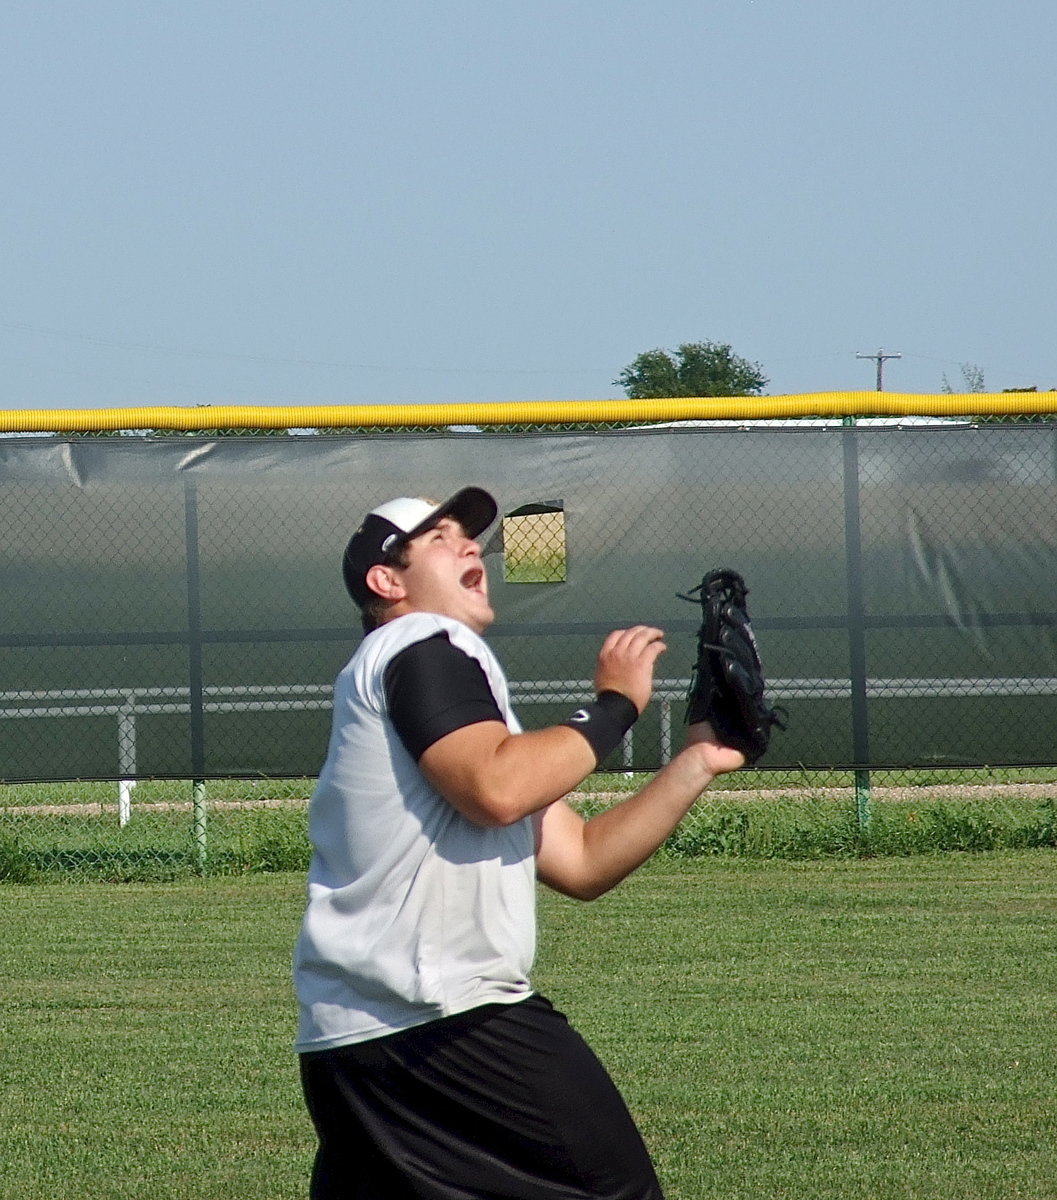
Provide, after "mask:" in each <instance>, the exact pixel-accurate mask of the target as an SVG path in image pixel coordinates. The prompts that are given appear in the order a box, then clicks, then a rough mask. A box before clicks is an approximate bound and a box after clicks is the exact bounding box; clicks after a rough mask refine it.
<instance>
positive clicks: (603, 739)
mask: <svg viewBox="0 0 1057 1200" xmlns="http://www.w3.org/2000/svg"><path fill="white" fill-rule="evenodd" d="M638 719H639V710H638V709H637V708H636V707H635V705H634V703H633V702H632V701H631V700H629V699H628V698H627V696H625V695H624V694H623V692H610V691H606V692H599V693H598V698H597V699H596V700H595V701H594V703H593V704H585V705H584V707H583V708H578V709H577V710H576V712H574V713H573V715H572V716H571V717H569V719H568V720H567V721H565V722H563V724H565V725H568V726H569V728H570V729H575V730H576V732H577V733H579V734H582V735H583V736H584V737H585V738H586V739H587V742H588V744H589V745H590V747H591V749H592V750H593V751H594V752H595V764H596V765H597V764H598V763H600V762H601V761H602V759H604V758H605V757H606V755H607V754H609V753H611V752H612V751H613V750H615V749H616V748H617V747H618V746H619V745H620V742H621V739H622V738H623V737H624V734H625V733H627V731H628V730H629V729H630V728H631V727H632V725H634V724H635V722H636V721H637V720H638Z"/></svg>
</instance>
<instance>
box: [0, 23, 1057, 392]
mask: <svg viewBox="0 0 1057 1200" xmlns="http://www.w3.org/2000/svg"><path fill="white" fill-rule="evenodd" d="M1055 67H1057V4H1055V3H1054V0H887V2H886V3H884V4H878V3H868V2H866V0H799V2H797V0H648V2H647V0H560V2H559V0H535V2H534V3H531V4H526V3H515V2H513V0H509V2H508V0H488V2H486V0H358V2H351V0H345V2H338V0H331V2H320V0H298V2H297V3H289V2H288V3H283V4H279V3H275V2H274V0H253V2H252V3H250V2H249V0H124V2H117V0H90V2H85V0H65V2H60V0H7V3H6V4H5V5H4V12H3V16H2V17H0V100H2V110H3V114H4V118H3V121H2V123H0V162H2V163H3V168H2V171H0V188H2V190H3V223H2V226H0V228H2V234H0V249H2V260H0V262H2V269H0V366H2V374H0V380H2V384H0V386H2V392H0V407H5V408H55V407H97V406H111V405H117V406H126V405H134V404H179V405H190V404H203V403H215V404H221V403H224V404H227V403H247V404H254V403H263V404H278V403H282V404H301V403H304V404H340V403H353V404H360V403H370V402H376V401H377V402H399V401H416V402H440V401H459V400H473V401H489V400H496V401H500V400H529V399H545V400H562V399H596V398H597V399H601V398H605V397H612V396H619V395H621V394H622V393H621V392H620V389H619V388H617V387H616V386H614V384H613V380H614V379H615V378H616V376H617V375H618V373H619V372H620V370H621V368H622V367H624V366H625V365H627V363H629V362H630V361H631V360H632V359H633V358H634V357H635V355H636V354H638V353H639V352H640V351H643V350H648V349H651V348H653V347H658V346H661V347H674V346H676V345H678V344H679V343H680V342H683V341H697V340H703V339H712V340H715V341H721V342H729V343H730V344H731V345H733V347H734V349H735V350H736V351H737V352H738V353H739V354H741V355H743V356H744V357H746V358H749V359H751V360H753V361H756V362H759V363H760V364H761V366H762V367H763V370H764V372H765V373H766V375H767V376H768V378H769V380H770V383H769V385H768V388H767V391H768V392H770V393H774V394H779V393H782V394H784V393H796V392H806V391H818V390H828V389H844V388H863V389H869V388H872V387H873V385H874V364H873V363H871V362H869V361H865V360H859V359H857V358H856V353H874V352H876V351H877V350H878V349H879V348H881V347H883V348H884V349H885V350H886V351H888V352H897V351H898V352H901V353H902V355H903V357H902V359H900V360H898V361H892V362H889V363H888V364H887V365H886V368H885V386H886V388H887V389H888V390H892V391H938V390H940V389H941V387H942V383H943V377H944V375H946V376H947V378H948V380H949V381H950V382H951V383H952V385H955V384H957V385H960V384H961V382H962V376H961V370H960V364H963V363H971V364H973V365H974V366H975V367H977V368H979V369H981V370H982V371H983V372H984V377H985V381H986V383H987V386H988V388H989V389H990V390H996V391H997V390H1000V389H1001V388H1003V387H1024V386H1030V385H1032V384H1035V385H1038V386H1039V387H1040V388H1050V387H1057V337H1055V332H1057V320H1055V317H1057V219H1055V216H1054V197H1055V194H1057V189H1055V183H1057V170H1055V160H1057V136H1055V133H1054V128H1055V121H1054V118H1055V109H1057V84H1055V80H1054V72H1055Z"/></svg>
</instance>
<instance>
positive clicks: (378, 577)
mask: <svg viewBox="0 0 1057 1200" xmlns="http://www.w3.org/2000/svg"><path fill="white" fill-rule="evenodd" d="M364 581H365V582H366V584H367V586H368V587H369V588H370V589H371V591H372V592H374V593H375V595H376V596H381V597H382V599H383V600H389V601H390V602H395V601H397V600H403V598H404V596H406V595H407V590H406V588H405V587H404V584H403V581H402V580H401V578H400V575H399V572H397V571H396V570H395V569H394V568H393V567H389V566H386V565H385V564H384V563H375V565H374V566H373V567H371V568H369V569H368V571H367V574H366V575H365V576H364Z"/></svg>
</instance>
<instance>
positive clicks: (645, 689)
mask: <svg viewBox="0 0 1057 1200" xmlns="http://www.w3.org/2000/svg"><path fill="white" fill-rule="evenodd" d="M667 649H668V647H667V646H666V645H665V644H664V634H663V632H662V631H661V630H660V629H654V628H653V627H652V626H650V625H633V626H632V627H631V628H630V629H614V630H613V632H612V633H611V634H610V635H609V637H607V638H606V640H605V641H604V642H603V643H602V649H601V650H600V651H599V652H598V665H597V667H596V668H595V691H597V692H606V691H612V692H621V693H622V694H623V695H625V696H627V698H628V699H629V700H630V701H631V702H632V704H634V705H635V707H636V708H637V709H638V710H639V712H640V713H641V712H642V710H643V709H644V708H645V707H646V705H647V704H648V703H649V701H650V696H651V695H652V694H653V667H654V664H655V663H656V661H657V659H658V658H659V657H660V656H661V655H662V654H663V653H664V652H665V650H667Z"/></svg>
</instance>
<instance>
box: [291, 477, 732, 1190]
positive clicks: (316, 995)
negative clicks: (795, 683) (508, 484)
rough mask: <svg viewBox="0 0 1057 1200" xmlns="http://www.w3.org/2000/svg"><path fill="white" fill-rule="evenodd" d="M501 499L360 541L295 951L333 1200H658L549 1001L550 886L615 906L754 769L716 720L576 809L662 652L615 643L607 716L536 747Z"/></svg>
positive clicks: (417, 519) (576, 1040)
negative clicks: (504, 564)
mask: <svg viewBox="0 0 1057 1200" xmlns="http://www.w3.org/2000/svg"><path fill="white" fill-rule="evenodd" d="M496 513H497V508H496V503H495V501H494V500H493V498H492V497H491V496H490V495H489V494H488V493H487V492H485V491H483V490H481V489H480V488H474V487H468V488H464V489H462V490H461V491H459V492H457V493H456V494H455V495H454V496H452V497H450V498H449V499H448V500H446V501H444V502H443V503H441V504H438V503H435V502H433V501H429V500H421V499H413V498H407V497H403V498H400V499H397V500H391V501H389V502H388V503H386V504H382V505H381V506H380V507H378V508H376V509H374V510H373V511H372V512H371V513H369V514H368V515H367V517H366V518H365V519H364V521H363V523H362V524H361V525H360V527H359V528H358V529H357V530H356V532H355V533H354V534H353V536H352V538H351V540H350V541H349V543H348V546H347V548H346V550H345V556H344V561H343V569H344V577H345V583H346V586H347V587H348V590H349V592H350V593H351V595H352V597H353V599H354V600H355V601H356V603H357V604H358V605H359V607H360V609H361V613H362V618H363V624H364V630H365V633H366V636H365V638H364V639H363V641H362V643H361V644H360V646H359V648H358V649H357V651H356V653H355V654H354V656H353V657H352V659H351V661H350V662H349V663H348V665H347V666H346V667H345V668H344V670H343V671H342V672H341V674H340V675H339V676H338V679H337V683H336V685H335V690H334V717H333V727H332V733H331V739H330V747H329V752H328V754H327V759H326V762H325V764H324V766H323V769H322V772H321V774H320V777H319V782H318V785H317V787H316V789H315V792H314V794H313V796H312V801H311V807H310V834H311V839H312V845H313V855H312V862H311V866H310V869H309V881H308V904H307V908H306V911H305V915H304V921H303V925H302V928H301V932H300V936H299V938H298V942H297V948H296V952H295V964H294V965H295V981H296V988H297V994H298V1000H299V1007H300V1025H299V1032H298V1037H297V1050H298V1052H299V1054H300V1061H301V1075H302V1082H303V1088H304V1095H305V1100H306V1103H307V1106H308V1109H309V1112H310V1114H311V1117H312V1120H313V1123H314V1125H315V1128H316V1132H317V1135H318V1140H319V1145H318V1150H317V1154H316V1159H315V1165H314V1168H313V1174H312V1184H311V1195H312V1197H313V1200H338V1198H339V1197H341V1198H343V1200H404V1198H405V1197H406V1198H407V1200H411V1198H412V1197H414V1198H416V1200H442V1198H443V1200H453V1198H455V1197H468V1198H469V1197H490V1198H491V1197H495V1198H499V1197H502V1198H503V1200H521V1198H524V1200H545V1198H552V1200H587V1198H588V1197H590V1198H599V1200H658V1198H660V1197H661V1190H660V1185H659V1184H658V1182H657V1178H656V1175H655V1172H654V1169H653V1167H652V1165H651V1162H650V1159H649V1156H648V1154H647V1152H646V1149H645V1147H644V1145H643V1142H642V1138H641V1137H640V1135H639V1133H638V1131H637V1129H636V1128H635V1125H634V1123H633V1121H632V1118H631V1117H630V1115H629V1113H628V1111H627V1108H626V1106H625V1104H624V1102H623V1100H622V1098H621V1097H620V1095H619V1093H618V1092H617V1089H616V1087H615V1086H614V1084H613V1083H612V1081H611V1080H610V1078H609V1076H608V1074H607V1073H606V1071H605V1069H604V1068H603V1067H602V1066H601V1064H600V1063H599V1061H598V1060H597V1058H596V1057H595V1056H594V1054H593V1053H592V1051H591V1050H590V1049H589V1048H588V1046H587V1045H586V1043H585V1042H584V1041H583V1040H582V1039H581V1038H580V1036H579V1035H578V1034H577V1033H576V1032H575V1031H574V1030H573V1029H572V1028H571V1026H570V1025H569V1023H568V1021H567V1020H566V1018H565V1017H564V1016H563V1015H562V1014H561V1013H560V1012H558V1011H557V1010H556V1009H555V1008H554V1007H553V1006H552V1005H551V1004H550V1003H549V1002H548V1001H547V1000H546V999H545V998H544V997H542V996H541V995H539V993H537V992H535V991H534V990H533V987H532V984H531V982H530V978H529V972H530V968H531V965H532V960H533V956H534V951H535V939H536V924H535V885H536V880H537V879H539V880H541V881H542V882H543V883H545V884H547V885H548V886H550V887H552V888H554V889H556V890H557V891H559V892H563V893H565V894H566V895H569V896H575V897H579V898H581V899H592V898H594V897H596V896H599V895H601V894H602V893H603V892H605V891H607V890H608V889H609V888H612V887H613V886H614V885H616V884H617V883H619V882H620V881H621V880H622V879H624V878H625V877H626V876H627V875H628V874H630V873H631V872H632V871H634V870H635V868H636V867H638V866H639V865H640V864H641V863H643V862H644V861H645V860H646V859H647V858H648V857H649V856H650V855H651V854H652V853H653V852H654V851H655V850H656V849H657V848H658V847H659V846H660V845H661V843H662V842H663V841H664V839H665V838H666V837H667V836H668V834H669V833H670V832H671V831H672V830H673V829H674V828H675V826H676V825H677V824H678V822H679V821H680V820H681V818H682V817H683V816H684V815H685V814H686V812H687V811H688V810H689V808H690V806H691V805H692V804H693V802H694V801H695V799H696V798H697V797H698V796H699V795H700V794H701V793H702V791H704V789H705V788H706V787H708V785H709V784H710V783H711V782H712V780H713V779H714V778H715V777H716V776H717V775H719V774H721V773H723V772H726V771H731V770H735V769H737V768H738V767H740V766H741V765H742V764H743V762H744V758H743V756H742V755H741V754H740V753H739V752H738V751H736V750H733V749H731V748H729V747H726V746H723V745H721V744H720V743H719V742H718V741H717V740H716V739H715V737H714V735H713V734H712V731H711V728H710V727H709V725H708V724H707V723H699V724H696V725H693V726H691V728H690V732H689V736H688V741H687V745H686V747H685V748H684V749H683V750H682V751H681V752H680V753H679V754H678V755H676V756H675V757H674V758H673V759H672V761H671V762H670V763H669V764H668V765H667V766H665V767H664V768H663V769H662V770H661V771H659V772H658V773H657V774H656V775H655V776H654V777H653V779H652V780H651V781H650V782H649V783H648V784H647V785H646V786H645V787H644V788H643V789H642V790H641V791H640V792H638V793H637V794H636V795H634V796H632V797H630V798H629V799H627V800H625V801H624V802H623V803H621V804H619V805H617V806H616V807H614V808H612V809H610V810H608V811H606V812H604V813H602V814H600V815H598V816H596V817H593V818H591V819H590V820H587V821H585V820H584V819H583V818H581V817H580V816H579V815H578V814H577V813H576V812H575V811H574V809H572V808H571V807H570V806H569V805H568V804H567V803H566V802H565V801H564V800H563V799H562V797H563V796H565V795H566V793H568V792H569V791H570V790H571V789H573V788H574V787H575V786H576V785H577V784H579V783H580V782H581V781H582V780H584V779H585V778H586V777H587V776H588V775H589V774H591V772H592V771H594V769H595V768H596V766H597V764H598V763H599V762H600V761H601V760H602V759H603V758H604V757H605V756H606V755H607V754H608V753H609V752H610V751H611V750H613V749H614V748H615V747H616V746H617V745H619V743H620V741H621V739H622V737H623V735H624V733H625V732H626V731H627V730H628V729H629V728H630V727H631V725H632V724H633V723H634V721H635V720H636V718H637V717H638V715H639V714H640V713H641V712H642V710H643V708H644V707H645V706H646V703H647V702H648V700H649V698H650V694H651V690H652V681H653V669H654V664H655V662H656V661H657V658H658V656H659V655H660V654H661V653H663V651H664V649H665V645H664V641H663V635H662V633H661V631H660V630H659V629H654V628H652V627H649V626H643V625H639V626H634V627H633V628H630V629H619V630H615V631H614V632H613V633H611V634H610V635H609V636H608V637H607V638H606V639H605V641H604V643H603V645H602V648H601V651H600V653H599V655H598V663H597V669H596V673H595V681H594V682H595V687H596V689H597V694H596V696H595V698H594V699H592V700H590V701H589V702H587V703H585V704H584V705H583V706H582V707H580V708H578V709H577V710H576V711H574V712H572V713H570V715H569V718H568V719H567V720H566V721H565V722H563V723H562V724H560V725H556V726H553V727H550V728H547V729H541V730H534V731H529V732H523V731H522V729H521V727H520V725H519V724H518V721H517V718H516V716H515V715H514V713H513V711H512V710H511V707H510V702H509V698H508V690H507V681H506V678H505V676H504V674H503V671H502V669H501V667H500V666H499V663H498V662H497V660H496V658H495V657H494V655H493V654H492V651H491V650H490V649H489V647H488V646H487V645H486V643H485V642H484V640H483V638H482V635H483V634H484V632H485V631H486V630H487V629H488V627H489V626H490V624H491V623H492V620H493V617H494V614H493V611H492V608H491V605H490V602H489V597H488V581H487V577H486V575H485V569H484V564H483V562H482V559H481V547H480V545H479V543H478V541H477V539H478V538H479V537H480V536H481V534H483V533H484V532H485V530H487V529H488V527H489V526H490V525H491V524H492V522H493V521H494V520H495V517H496Z"/></svg>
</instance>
